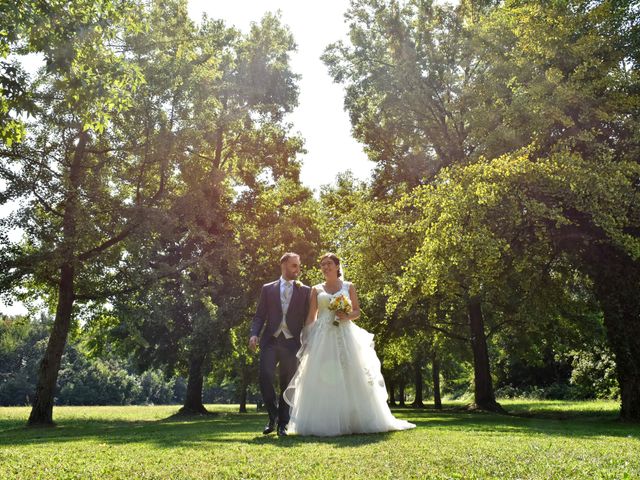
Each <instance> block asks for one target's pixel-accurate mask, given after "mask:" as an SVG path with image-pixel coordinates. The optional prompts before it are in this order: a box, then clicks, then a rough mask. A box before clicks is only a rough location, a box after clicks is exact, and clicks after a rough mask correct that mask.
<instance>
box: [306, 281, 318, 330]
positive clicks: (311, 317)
mask: <svg viewBox="0 0 640 480" xmlns="http://www.w3.org/2000/svg"><path fill="white" fill-rule="evenodd" d="M310 295H311V298H310V299H309V313H308V314H307V319H306V320H305V322H304V325H305V327H306V326H307V325H311V324H312V323H313V322H315V321H316V314H317V313H318V291H317V290H316V287H311V293H310Z"/></svg>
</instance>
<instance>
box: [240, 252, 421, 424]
mask: <svg viewBox="0 0 640 480" xmlns="http://www.w3.org/2000/svg"><path fill="white" fill-rule="evenodd" d="M320 268H321V269H322V274H323V276H324V282H323V283H320V284H318V285H315V286H313V287H308V286H306V285H303V284H302V283H301V282H300V281H299V280H298V276H299V275H300V256H299V255H297V254H295V253H285V254H284V255H283V256H282V258H281V259H280V269H281V276H280V278H279V279H278V280H276V281H274V282H271V283H267V284H266V285H264V286H263V287H262V292H261V294H260V300H259V302H258V307H257V310H256V314H255V316H254V318H253V324H252V327H251V338H250V339H249V347H250V348H251V349H252V350H255V349H256V348H257V346H258V343H259V344H260V373H259V381H260V391H261V393H262V398H263V401H264V404H265V406H266V409H267V412H268V414H269V422H268V423H267V425H266V427H265V429H264V432H263V433H264V434H268V433H271V432H273V431H277V433H278V435H287V433H290V434H291V433H293V434H298V435H318V436H337V435H346V434H352V433H374V432H387V431H392V430H406V429H409V428H413V427H415V425H414V424H412V423H409V422H406V421H404V420H398V419H396V418H395V417H394V416H393V415H392V414H391V411H390V410H389V407H388V405H387V389H386V386H385V383H384V379H383V378H382V374H381V366H380V361H379V360H378V357H377V355H376V352H375V350H374V344H373V335H372V334H370V333H369V332H367V331H366V330H364V329H362V328H360V327H359V326H357V325H356V324H355V323H353V320H356V319H357V318H358V317H359V316H360V306H359V303H358V296H357V294H356V290H355V287H354V286H353V284H352V283H350V282H347V281H344V280H341V276H342V274H341V272H340V259H339V258H338V257H337V256H336V255H334V254H333V253H327V254H325V255H323V256H322V257H321V258H320ZM276 366H277V367H279V377H280V378H279V380H280V382H279V383H280V395H279V397H277V396H276V391H275V388H274V381H275V376H276Z"/></svg>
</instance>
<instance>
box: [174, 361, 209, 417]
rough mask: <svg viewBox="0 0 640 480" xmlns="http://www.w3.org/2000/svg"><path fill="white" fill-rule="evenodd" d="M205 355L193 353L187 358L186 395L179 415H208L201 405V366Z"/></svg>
mask: <svg viewBox="0 0 640 480" xmlns="http://www.w3.org/2000/svg"><path fill="white" fill-rule="evenodd" d="M205 357H206V354H204V353H199V352H195V353H192V354H191V356H190V358H189V378H188V380H187V394H186V396H185V400H184V405H183V406H182V408H181V409H180V413H184V414H187V415H191V414H205V413H209V412H208V410H207V409H206V408H204V405H203V403H202V385H203V372H202V366H203V364H204V359H205Z"/></svg>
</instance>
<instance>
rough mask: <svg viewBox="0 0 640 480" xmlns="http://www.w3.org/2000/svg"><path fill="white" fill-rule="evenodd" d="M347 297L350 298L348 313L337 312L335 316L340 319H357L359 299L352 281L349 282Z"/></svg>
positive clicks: (358, 315)
mask: <svg viewBox="0 0 640 480" xmlns="http://www.w3.org/2000/svg"><path fill="white" fill-rule="evenodd" d="M349 297H350V298H351V311H350V312H349V313H344V312H337V313H336V316H337V317H338V318H339V319H340V320H357V319H358V318H359V317H360V301H359V300H358V294H357V293H356V287H354V286H353V283H351V284H349Z"/></svg>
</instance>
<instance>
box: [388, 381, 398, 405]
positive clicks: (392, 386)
mask: <svg viewBox="0 0 640 480" xmlns="http://www.w3.org/2000/svg"><path fill="white" fill-rule="evenodd" d="M389 405H390V406H392V407H395V406H396V382H389Z"/></svg>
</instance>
